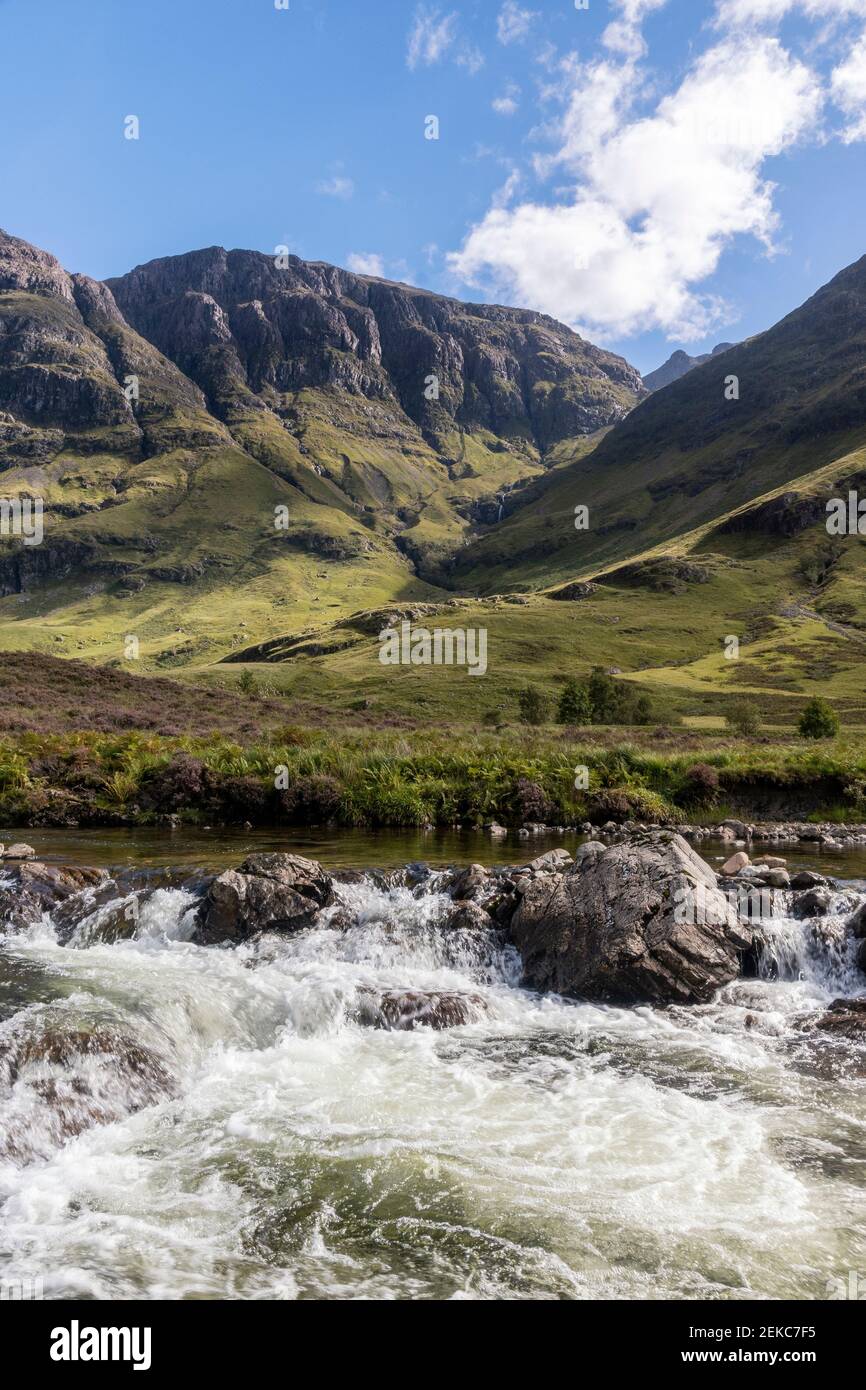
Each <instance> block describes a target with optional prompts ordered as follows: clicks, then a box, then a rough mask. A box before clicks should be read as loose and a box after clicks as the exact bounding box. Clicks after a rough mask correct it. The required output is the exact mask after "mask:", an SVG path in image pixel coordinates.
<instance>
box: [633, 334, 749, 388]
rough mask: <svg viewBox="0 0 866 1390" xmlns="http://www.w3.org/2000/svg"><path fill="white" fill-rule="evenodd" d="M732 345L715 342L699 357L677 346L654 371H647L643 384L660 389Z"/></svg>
mask: <svg viewBox="0 0 866 1390" xmlns="http://www.w3.org/2000/svg"><path fill="white" fill-rule="evenodd" d="M733 346H734V344H733V343H717V344H716V346H715V347H714V348H713V350H712V352H705V353H703V354H701V356H699V357H690V356H689V354H688V353H687V352H683V350H682V348H678V349H677V351H676V352H673V353H671V355H670V357H669V358H668V360H667V362H663V363H662V365H661V366H660V367H656V369H655V371H654V372H647V374H646V376H645V377H644V378H643V384H644V386H645V387H646V389H647V390H648V391H660V390H661V389H662V387H663V386H670V384H671V382H672V381H679V379H680V377H681V376H685V374H686V372H690V371H691V370H692V367H700V366H701V365H702V364H703V363H704V362H709V360H710V358H711V357H718V356H719V354H720V353H722V352H727V351H728V349H729V348H732V347H733Z"/></svg>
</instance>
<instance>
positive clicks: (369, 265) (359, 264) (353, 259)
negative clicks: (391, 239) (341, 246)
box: [346, 251, 385, 280]
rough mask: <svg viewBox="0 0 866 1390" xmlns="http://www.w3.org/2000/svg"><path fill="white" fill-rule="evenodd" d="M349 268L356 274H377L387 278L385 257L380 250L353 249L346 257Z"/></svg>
mask: <svg viewBox="0 0 866 1390" xmlns="http://www.w3.org/2000/svg"><path fill="white" fill-rule="evenodd" d="M346 265H347V266H348V268H349V270H354V272H355V274H356V275H376V276H378V277H379V279H380V280H382V279H384V278H385V258H384V257H383V256H380V255H379V253H378V251H353V252H352V253H351V255H350V256H348V257H347V259H346Z"/></svg>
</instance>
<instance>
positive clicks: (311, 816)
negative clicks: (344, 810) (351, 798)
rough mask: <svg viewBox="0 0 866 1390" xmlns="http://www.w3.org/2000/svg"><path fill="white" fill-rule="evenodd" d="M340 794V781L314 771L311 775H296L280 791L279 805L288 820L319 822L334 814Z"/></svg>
mask: <svg viewBox="0 0 866 1390" xmlns="http://www.w3.org/2000/svg"><path fill="white" fill-rule="evenodd" d="M341 795H342V792H341V788H340V783H339V782H338V781H337V779H336V778H335V777H328V776H325V775H324V774H323V773H314V774H313V776H312V777H298V778H297V780H296V781H294V782H293V783H292V784H291V786H290V787H287V788H286V790H285V791H284V792H281V793H280V805H281V809H282V811H283V813H284V814H285V815H286V816H288V817H289V819H290V820H296V821H299V822H301V823H302V824H305V825H309V824H320V823H321V822H322V821H328V820H332V819H333V817H334V816H336V814H337V812H338V811H339V809H340V799H341Z"/></svg>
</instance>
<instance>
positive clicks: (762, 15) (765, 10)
mask: <svg viewBox="0 0 866 1390" xmlns="http://www.w3.org/2000/svg"><path fill="white" fill-rule="evenodd" d="M794 10H800V11H802V13H803V14H805V15H806V17H807V18H808V19H839V18H841V19H847V18H851V17H855V18H856V17H858V16H864V17H866V0H717V4H716V19H717V23H719V24H720V25H724V24H778V23H779V21H780V20H782V19H784V18H785V16H786V15H788V14H791V13H793V11H794Z"/></svg>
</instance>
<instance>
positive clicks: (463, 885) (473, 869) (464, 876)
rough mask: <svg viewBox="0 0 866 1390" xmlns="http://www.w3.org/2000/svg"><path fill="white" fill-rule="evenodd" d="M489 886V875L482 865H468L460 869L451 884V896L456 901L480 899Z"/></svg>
mask: <svg viewBox="0 0 866 1390" xmlns="http://www.w3.org/2000/svg"><path fill="white" fill-rule="evenodd" d="M489 886H490V875H489V873H488V872H487V870H486V869H485V868H484V865H483V864H470V865H469V868H468V869H461V870H460V871H459V872H458V873H457V874H456V876H455V877H454V879H453V880H452V883H451V896H452V898H454V899H455V900H456V901H458V902H459V901H462V900H464V899H467V900H472V899H474V898H478V897H481V896H482V894H483V893H484V892H485V891H486V890H487V889H488V888H489Z"/></svg>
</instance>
